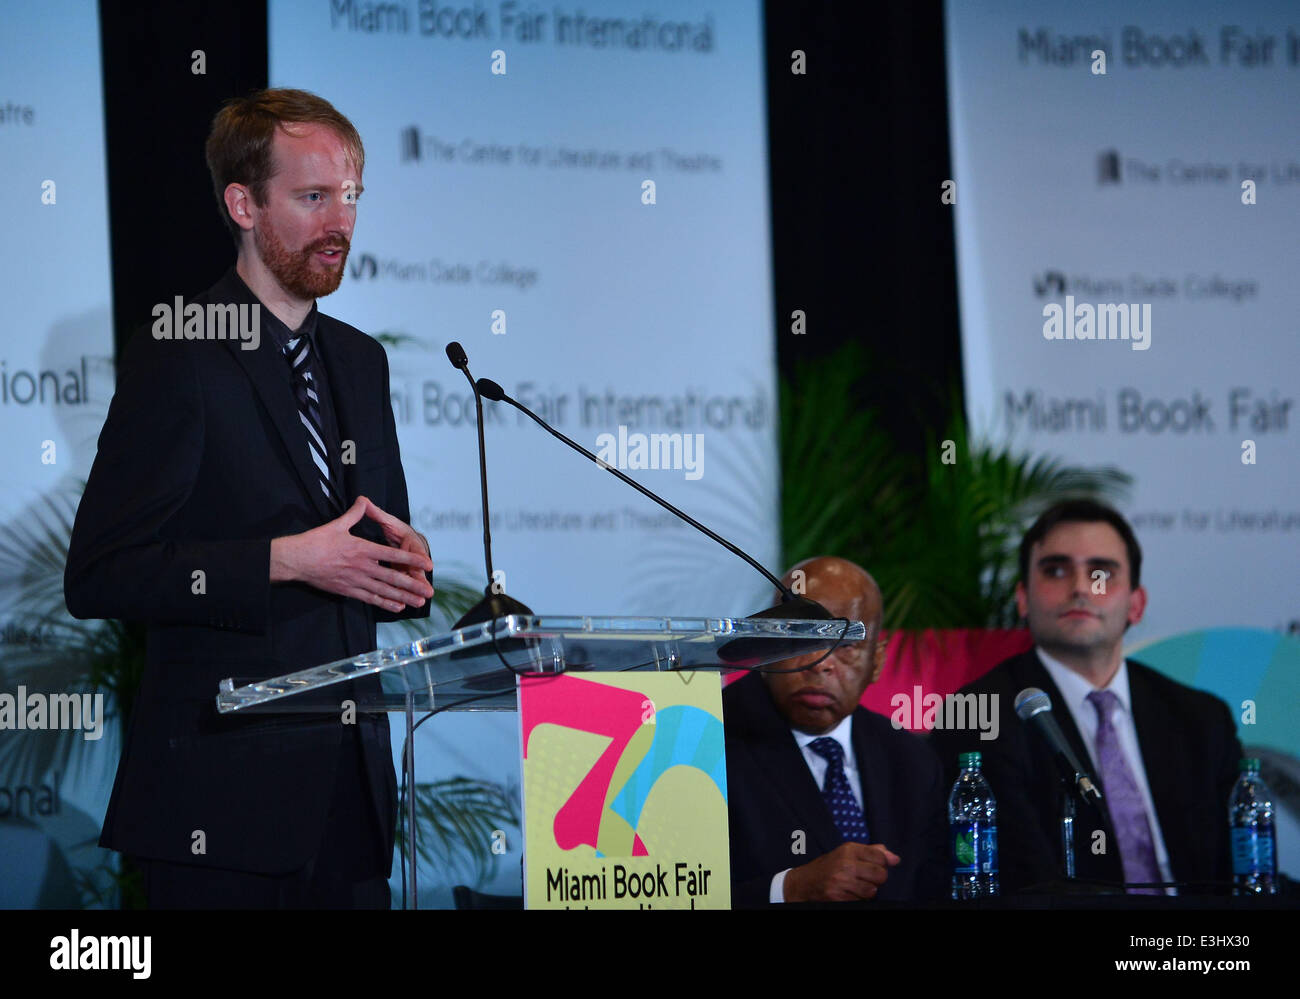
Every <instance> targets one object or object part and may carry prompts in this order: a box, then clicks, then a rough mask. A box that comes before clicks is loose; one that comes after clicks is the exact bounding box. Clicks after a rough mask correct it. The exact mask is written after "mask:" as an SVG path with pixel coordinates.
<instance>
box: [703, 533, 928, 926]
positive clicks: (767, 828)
mask: <svg viewBox="0 0 1300 999" xmlns="http://www.w3.org/2000/svg"><path fill="white" fill-rule="evenodd" d="M796 572H802V573H803V575H804V580H805V584H806V585H805V591H806V595H807V596H808V597H809V598H811V599H813V600H816V601H817V602H819V603H820V604H822V605H823V606H824V607H825V608H826V609H827V610H829V611H830V612H831V613H832V614H835V615H838V616H840V617H846V618H848V619H849V620H851V621H858V620H860V621H863V622H865V623H866V624H867V625H868V626H870V625H871V624H872V622H874V623H875V624H876V626H877V628H876V631H877V633H878V631H879V624H880V617H881V612H882V609H883V605H882V602H881V596H880V590H879V588H878V587H877V586H876V583H875V580H873V579H872V578H871V577H870V576H869V575H868V574H867V573H866V572H865V571H864V570H863V569H862V568H861V567H860V566H857V565H855V564H854V563H852V562H849V561H848V560H846V559H842V558H828V557H823V558H814V559H808V560H806V561H804V562H800V563H799V564H798V565H796V566H794V568H792V569H791V570H790V572H789V573H787V574H786V578H785V582H786V585H787V586H789V585H792V583H793V581H794V579H795V576H794V573H796ZM859 644H865V643H859ZM881 654H882V650H881V649H880V647H879V646H877V647H875V648H870V647H863V648H859V647H856V646H845V647H842V648H839V649H837V650H836V651H835V654H834V655H831V656H827V657H825V658H823V656H824V653H823V652H820V651H819V652H814V653H811V654H809V655H806V656H800V657H796V658H795V659H790V660H786V661H784V662H779V663H773V664H772V665H771V666H770V667H768V669H770V670H773V672H764V673H762V674H761V675H760V676H754V675H752V674H751V675H749V676H746V677H744V678H743V679H740V680H737V681H736V682H735V683H733V684H731V685H730V686H729V687H727V689H726V690H725V691H723V694H722V716H723V724H724V726H725V729H726V742H727V808H728V811H729V813H730V822H731V894H732V902H733V904H735V905H737V906H754V905H763V904H765V903H768V902H828V901H829V902H836V901H853V900H860V899H875V898H879V899H886V900H895V901H917V900H927V899H933V898H938V897H940V896H941V895H942V894H943V891H944V888H945V883H946V878H947V854H946V852H945V851H946V838H945V837H946V832H947V824H946V823H947V819H946V815H945V812H944V802H945V793H944V787H943V777H942V773H941V767H940V765H939V759H938V757H937V756H935V754H934V751H933V750H931V749H930V747H929V746H927V745H926V744H925V741H924V740H923V739H921V738H920V737H919V736H915V735H912V734H911V733H910V732H903V731H900V730H897V729H895V728H894V727H893V726H892V725H891V723H890V722H889V720H888V719H886V718H885V717H884V716H883V715H878V714H875V713H874V712H871V711H868V710H866V709H865V708H862V707H859V705H858V702H859V701H860V700H861V699H862V692H863V691H864V690H866V688H867V685H868V684H869V683H870V682H871V681H872V680H873V679H874V678H875V676H876V674H877V673H878V672H879V666H880V662H881V658H880V657H881ZM819 659H820V660H822V661H821V662H820V663H817V661H818V660H819ZM814 663H817V665H813V664H814ZM800 666H803V667H806V668H805V669H803V670H800V669H799V667H800ZM776 670H780V671H782V672H775V671H776Z"/></svg>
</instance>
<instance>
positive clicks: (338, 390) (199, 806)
mask: <svg viewBox="0 0 1300 999" xmlns="http://www.w3.org/2000/svg"><path fill="white" fill-rule="evenodd" d="M194 301H195V302H197V303H199V304H201V305H202V304H206V303H208V302H241V301H242V302H255V301H256V299H255V298H253V297H252V295H251V293H250V292H249V291H248V289H247V288H246V287H245V286H244V285H243V283H242V282H241V281H239V280H238V278H237V277H236V276H235V273H234V270H233V268H232V269H231V271H229V272H227V274H226V275H225V276H224V277H223V278H222V279H221V281H219V282H218V283H217V284H216V285H215V286H214V287H213V288H211V289H209V291H208V292H206V293H205V294H204V295H203V296H201V297H199V298H197V299H195V300H194ZM316 345H317V348H318V353H319V357H320V360H321V363H323V364H324V365H325V370H326V377H327V379H328V383H329V386H330V391H331V394H332V398H333V408H334V411H335V413H336V417H337V423H338V430H339V437H340V439H341V440H342V441H344V442H346V441H352V442H353V444H354V446H355V458H356V460H355V463H349V464H344V465H342V468H343V476H344V480H343V484H342V485H343V492H344V499H345V505H351V503H352V502H353V501H354V500H355V499H356V497H357V496H359V495H365V496H368V497H369V498H370V499H371V500H373V501H374V502H375V503H377V504H378V505H379V506H380V507H382V508H383V509H385V510H387V511H388V512H389V513H391V514H393V516H395V517H399V518H401V519H402V520H403V521H407V522H409V520H410V512H409V509H408V504H407V495H406V483H405V478H404V476H403V473H402V465H401V458H400V455H399V453H398V444H397V433H396V428H395V425H394V421H393V414H392V408H391V406H390V402H389V394H388V362H387V358H386V355H385V353H384V349H383V347H382V346H381V345H380V344H379V343H377V342H376V341H375V340H373V339H372V338H370V337H369V336H366V335H365V334H363V333H361V332H360V331H358V330H356V329H354V328H353V327H351V326H348V325H347V324H346V323H341V322H339V321H337V320H335V319H331V318H330V317H328V316H325V315H323V314H322V315H320V316H319V320H318V326H317V335H316ZM345 446H346V445H345ZM333 516H334V515H333V514H332V512H331V511H330V510H329V508H328V506H327V505H326V504H325V501H324V497H323V495H322V494H321V491H320V488H319V477H318V474H317V471H316V468H315V466H314V465H313V464H312V462H311V458H310V456H309V454H308V451H307V442H306V437H305V435H304V428H303V426H302V424H301V422H300V420H299V416H298V411H297V408H296V403H295V400H294V396H293V392H292V389H291V386H290V379H289V371H288V363H287V361H286V360H285V358H284V357H283V355H282V354H280V352H279V350H278V348H277V346H276V343H275V340H274V338H273V337H272V336H271V335H270V333H269V331H268V330H266V329H263V330H262V335H261V342H260V344H259V346H258V347H257V349H254V350H245V349H243V347H242V345H241V343H240V341H239V340H202V341H199V340H193V341H187V340H157V339H155V338H154V337H153V336H152V334H151V330H150V328H148V327H146V328H144V329H142V330H141V331H140V332H139V333H137V334H136V336H135V337H134V338H133V339H132V341H131V343H130V344H129V345H128V347H127V349H126V351H125V354H124V357H123V359H122V362H121V364H120V366H119V378H118V385H117V392H116V394H115V395H114V397H113V401H112V404H111V405H110V407H109V412H108V417H107V420H106V421H105V423H104V427H103V430H102V432H101V434H100V438H99V451H98V454H97V456H96V458H95V463H94V466H93V467H92V469H91V472H90V478H89V480H88V482H87V484H86V490H85V494H84V495H83V497H82V500H81V504H80V507H79V508H78V511H77V517H76V522H75V525H74V528H73V534H72V540H71V543H70V545H69V550H68V563H67V568H66V572H65V576H64V592H65V597H66V599H67V604H68V609H69V610H70V611H71V613H72V614H73V615H74V616H76V617H79V618H87V617H99V618H120V619H124V620H129V621H141V622H144V623H145V624H146V625H147V644H146V652H145V667H144V677H143V681H142V683H141V686H140V691H139V694H138V696H137V698H136V701H135V706H134V711H133V715H132V719H131V726H130V731H129V733H128V735H127V739H126V743H125V746H124V748H123V752H122V757H121V760H120V762H119V765H118V772H117V779H116V781H115V782H114V785H113V794H112V799H111V800H110V802H109V806H108V811H107V813H106V815H105V818H104V829H103V836H102V838H101V840H100V844H101V845H102V846H105V847H109V848H112V849H115V850H120V851H122V852H125V853H130V854H133V855H137V856H141V857H146V858H151V859H155V860H165V861H172V862H175V863H189V864H198V865H203V866H210V867H219V868H224V869H230V870H240V871H250V872H256V873H263V874H281V873H287V872H290V871H293V870H297V869H299V868H301V867H302V866H303V865H304V864H305V863H306V862H307V861H308V860H310V859H311V858H312V857H313V856H314V855H315V852H316V849H317V847H318V846H319V844H320V841H321V837H322V835H323V832H324V823H325V819H326V815H327V813H328V809H329V804H330V797H331V793H332V791H333V786H334V773H335V768H336V766H337V763H338V760H339V757H340V747H341V746H347V747H352V746H355V741H353V739H354V738H356V737H359V739H360V743H361V747H362V753H363V757H364V761H365V767H366V771H367V773H368V775H369V778H370V779H369V783H370V787H371V790H372V792H373V794H372V800H370V801H367V802H360V803H357V804H358V807H368V808H372V809H374V811H375V813H376V815H377V817H378V819H379V823H380V829H381V830H382V831H383V832H384V833H385V835H386V836H387V838H388V841H389V844H390V850H389V855H390V858H391V842H392V837H393V830H394V821H395V811H396V791H395V779H394V773H393V763H392V751H391V747H390V744H389V738H388V722H387V719H386V718H385V717H383V716H365V715H359V716H358V725H357V728H356V729H354V730H351V731H350V733H349V734H350V735H351V736H353V739H349V740H348V741H347V742H344V740H343V736H344V731H345V729H344V726H343V725H342V724H340V722H341V716H342V710H341V708H340V710H339V711H338V712H336V713H334V714H332V715H331V716H328V717H322V716H319V715H316V716H303V715H296V716H293V715H280V716H269V715H260V716H253V717H238V718H229V717H223V716H218V714H217V712H216V707H215V695H216V692H217V685H218V682H219V681H220V680H221V679H223V678H225V677H235V678H237V679H265V678H267V677H270V676H275V675H279V674H282V673H287V672H291V671H293V670H297V669H302V668H305V667H308V666H313V665H318V664H320V663H325V662H329V661H332V660H335V659H340V658H344V657H346V656H351V655H355V654H357V653H360V652H364V651H366V650H369V649H372V648H373V647H374V645H375V623H376V620H391V619H393V618H394V617H398V616H404V617H422V616H427V614H428V612H429V605H428V603H427V602H426V603H425V604H424V605H423V606H422V607H420V608H407V609H406V610H405V611H404V612H403V613H402V614H401V615H391V614H384V613H382V612H377V611H376V610H375V609H374V608H373V607H372V606H371V605H368V604H364V603H362V602H360V601H358V600H353V599H347V598H344V597H340V596H336V595H334V594H330V593H325V592H323V591H320V590H316V589H313V588H311V587H308V586H306V585H303V584H297V583H294V584H277V585H274V586H272V585H271V583H270V546H271V539H273V538H276V537H281V536H284V535H289V534H297V533H300V532H302V531H305V530H308V529H310V528H313V527H318V526H320V525H321V524H323V523H326V522H327V521H328V520H331V519H333ZM353 533H354V534H356V535H358V536H363V537H367V538H368V539H370V540H373V541H378V542H380V543H382V542H383V536H382V532H381V531H380V530H379V528H378V525H376V524H374V523H373V522H371V521H368V520H365V519H363V520H362V521H361V522H360V523H359V524H358V525H357V526H356V527H355V528H354V529H353ZM199 572H201V573H202V574H203V575H202V576H201V577H200V576H197V575H196V574H197V573H199ZM367 684H368V686H367ZM374 689H377V682H376V681H375V679H374V678H373V677H371V678H369V679H368V681H367V680H362V681H357V684H356V686H352V685H339V687H338V688H337V693H338V697H337V700H338V701H339V702H340V704H341V702H342V701H343V699H344V698H347V697H355V696H357V695H359V694H360V693H362V692H364V691H365V690H374ZM199 830H201V831H202V832H203V833H204V839H205V840H206V844H205V847H206V852H205V853H195V852H194V846H193V844H194V843H195V842H196V841H197V838H196V837H195V835H194V834H195V832H196V831H199Z"/></svg>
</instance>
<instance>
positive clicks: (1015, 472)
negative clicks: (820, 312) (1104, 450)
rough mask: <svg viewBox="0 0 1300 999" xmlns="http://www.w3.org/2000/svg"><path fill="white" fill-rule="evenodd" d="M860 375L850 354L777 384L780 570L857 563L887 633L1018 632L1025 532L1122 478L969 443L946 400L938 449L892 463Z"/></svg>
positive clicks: (1111, 495) (1117, 491) (1108, 494)
mask: <svg viewBox="0 0 1300 999" xmlns="http://www.w3.org/2000/svg"><path fill="white" fill-rule="evenodd" d="M869 374H870V366H869V363H868V360H867V355H866V352H865V351H864V350H863V349H862V348H861V347H859V346H858V345H857V344H849V345H848V346H846V347H845V348H843V349H841V350H840V351H838V352H836V353H834V354H832V355H830V356H829V357H827V358H825V359H822V360H818V361H815V362H811V363H807V362H806V363H805V364H803V365H802V366H801V367H800V368H799V369H798V370H797V371H796V375H795V378H794V379H793V381H792V382H789V383H786V382H783V383H782V397H781V450H782V453H781V465H782V476H783V480H784V485H783V511H782V529H783V543H784V546H785V555H786V558H785V565H790V564H791V563H792V562H793V561H795V560H797V559H800V558H804V557H807V556H809V555H819V554H834V555H840V556H842V557H844V558H848V559H852V560H853V561H855V562H858V563H860V564H861V565H862V566H863V567H865V568H866V569H868V570H869V571H870V572H871V573H872V575H873V576H875V578H876V581H877V582H878V583H879V584H880V587H881V590H882V591H883V593H884V596H885V622H884V623H885V627H886V628H888V629H905V630H909V631H919V630H922V629H927V628H1003V627H1013V626H1014V625H1015V624H1016V621H1017V615H1016V610H1015V604H1014V593H1015V583H1016V575H1017V566H1016V550H1017V547H1018V545H1019V543H1020V537H1021V535H1022V533H1023V532H1024V530H1025V529H1026V527H1027V526H1028V525H1029V523H1030V521H1032V520H1033V518H1034V517H1036V516H1037V515H1038V514H1039V513H1041V512H1042V511H1043V510H1044V509H1046V508H1047V507H1048V506H1050V505H1051V504H1052V503H1055V502H1057V501H1059V500H1062V499H1066V498H1073V497H1083V496H1087V497H1092V498H1095V499H1102V500H1107V501H1110V502H1115V501H1117V500H1118V499H1120V498H1121V497H1122V496H1123V495H1124V493H1125V491H1126V489H1127V487H1128V486H1129V485H1130V484H1131V481H1132V480H1131V478H1130V477H1129V476H1128V475H1126V474H1125V473H1123V472H1121V471H1119V470H1118V469H1116V468H1112V467H1103V468H1081V467H1078V466H1073V465H1067V464H1065V463H1064V462H1061V461H1059V460H1057V459H1054V458H1050V457H1047V456H1042V455H1037V456H1035V455H1029V454H1024V453H1020V452H1017V451H1015V450H1013V449H1012V448H1011V447H1010V446H1009V445H994V444H992V443H990V442H988V441H985V440H972V439H970V436H969V434H968V431H967V427H966V421H965V419H964V417H963V416H962V415H961V412H962V406H961V404H960V401H959V400H958V399H957V398H955V397H954V398H953V401H952V404H951V411H952V412H953V413H954V414H955V415H954V417H953V418H952V420H951V421H950V423H949V425H948V428H947V431H946V433H945V435H944V438H943V439H942V440H934V439H933V438H931V439H930V440H929V442H928V444H927V446H926V449H925V453H924V455H922V456H920V457H917V456H912V455H904V454H901V453H900V452H899V450H898V447H897V445H896V444H895V443H894V441H893V440H892V439H891V438H890V437H889V436H888V435H887V434H885V433H884V432H883V431H882V430H880V429H879V426H878V420H877V417H876V414H875V412H874V411H872V410H871V409H864V408H862V407H861V406H860V404H859V401H858V396H857V393H856V387H857V386H861V385H862V384H864V383H865V380H866V378H867V377H868V375H869ZM796 400H797V401H796ZM949 442H950V443H951V446H950V447H948V446H946V445H948V444H949ZM945 457H947V458H950V460H949V461H945V460H944V459H945Z"/></svg>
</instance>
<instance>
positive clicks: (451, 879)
mask: <svg viewBox="0 0 1300 999" xmlns="http://www.w3.org/2000/svg"><path fill="white" fill-rule="evenodd" d="M415 820H416V827H417V832H416V836H417V841H418V848H419V851H418V852H419V855H420V859H421V860H423V861H424V862H425V864H426V865H427V866H429V867H432V868H434V869H436V870H437V871H438V872H439V874H440V876H441V878H442V880H443V881H445V882H446V883H448V884H455V883H456V881H457V880H458V878H457V877H456V876H457V875H459V874H460V873H462V872H465V873H469V874H472V876H473V881H474V885H475V886H480V885H482V884H483V883H484V882H485V881H486V880H487V879H488V877H489V876H491V874H492V873H493V871H494V870H495V867H496V858H497V856H498V855H497V854H494V853H493V852H492V841H493V836H492V834H493V833H494V832H496V831H498V830H501V831H504V830H505V829H506V828H508V827H515V828H518V827H519V825H520V816H519V794H518V792H517V791H515V790H513V789H511V788H509V787H506V786H504V785H501V784H496V783H493V782H492V781H484V780H473V779H471V778H468V777H451V778H448V779H446V780H438V781H433V782H431V783H427V784H418V783H417V784H416V785H415ZM397 843H398V849H400V850H401V851H402V852H403V853H407V848H406V827H405V824H404V823H399V829H398V832H397ZM407 861H408V863H409V861H410V855H409V853H408V854H407Z"/></svg>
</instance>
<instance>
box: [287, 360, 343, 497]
mask: <svg viewBox="0 0 1300 999" xmlns="http://www.w3.org/2000/svg"><path fill="white" fill-rule="evenodd" d="M284 356H285V358H286V359H287V360H288V361H289V367H290V368H291V369H292V372H293V395H294V398H295V399H296V400H297V401H298V419H300V420H301V421H302V425H303V427H304V428H305V429H306V431H307V450H308V451H309V452H310V454H311V460H312V463H313V464H314V465H315V466H316V470H317V472H319V473H320V488H321V492H322V493H324V494H325V501H326V502H327V503H328V504H329V506H330V509H332V510H333V511H334V512H335V513H336V514H337V513H342V512H343V503H342V501H341V500H340V499H339V495H338V492H337V489H336V487H335V483H334V480H333V479H332V478H331V476H330V465H329V457H328V455H327V453H326V450H325V432H324V430H323V429H322V427H323V424H322V423H321V416H320V397H319V396H318V395H317V394H316V387H315V384H314V380H313V378H312V373H311V369H312V358H313V356H314V352H313V350H312V342H311V337H309V336H301V337H294V338H293V339H292V340H290V341H289V342H288V344H287V345H286V346H285V348H284Z"/></svg>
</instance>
